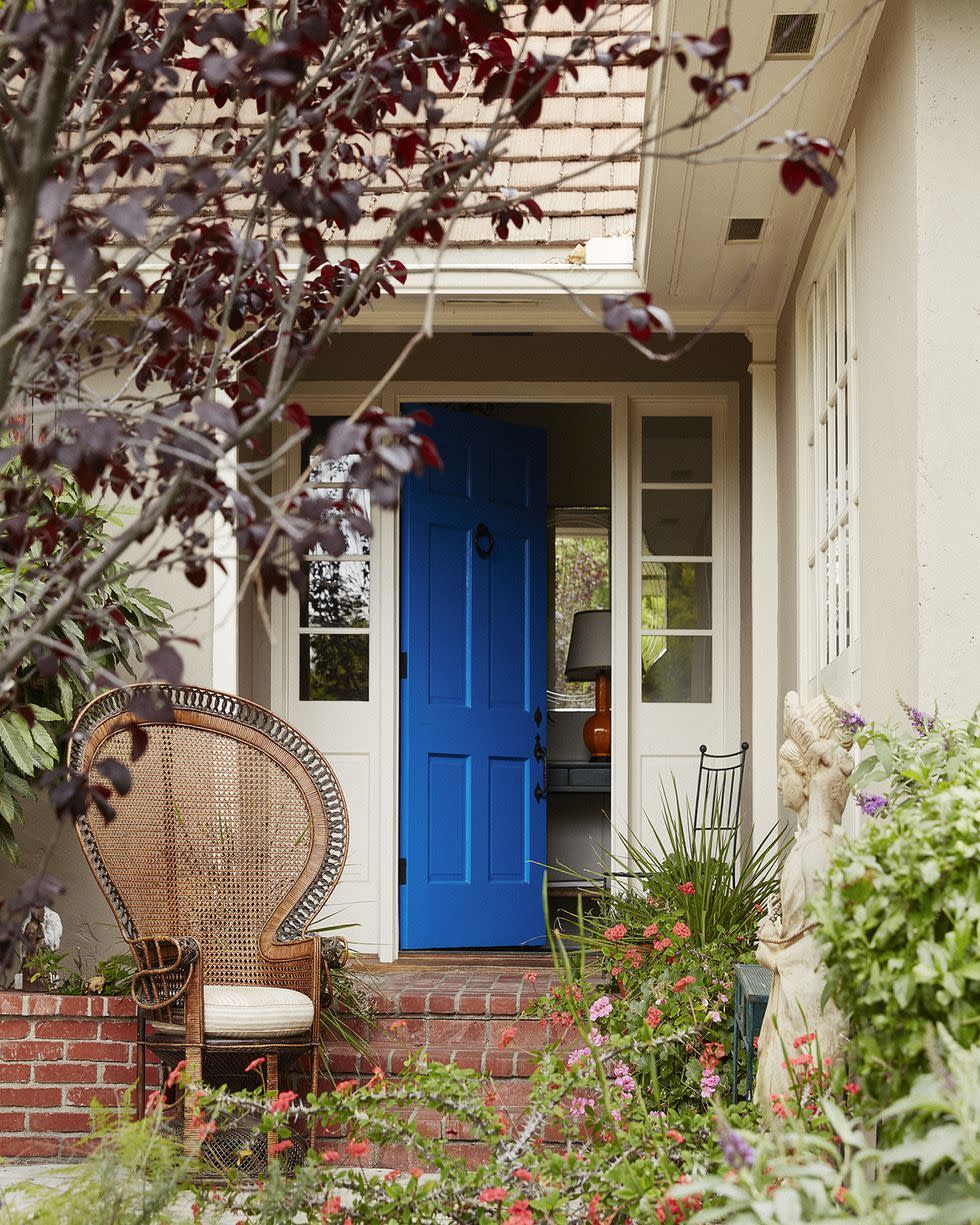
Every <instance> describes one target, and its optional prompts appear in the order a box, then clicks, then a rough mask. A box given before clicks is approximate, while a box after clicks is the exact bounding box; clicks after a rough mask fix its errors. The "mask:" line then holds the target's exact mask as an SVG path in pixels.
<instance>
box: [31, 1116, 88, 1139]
mask: <svg viewBox="0 0 980 1225" xmlns="http://www.w3.org/2000/svg"><path fill="white" fill-rule="evenodd" d="M88 1130H89V1119H88V1113H87V1112H86V1113H84V1114H82V1113H77V1114H69V1113H67V1112H66V1113H64V1114H37V1113H35V1112H34V1111H33V1110H32V1111H31V1131H57V1132H75V1133H76V1134H78V1135H84V1134H85V1133H86V1132H87V1131H88Z"/></svg>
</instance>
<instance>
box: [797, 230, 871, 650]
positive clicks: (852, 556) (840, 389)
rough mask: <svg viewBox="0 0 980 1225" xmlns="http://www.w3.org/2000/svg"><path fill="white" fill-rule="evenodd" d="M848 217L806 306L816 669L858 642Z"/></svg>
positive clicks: (854, 379)
mask: <svg viewBox="0 0 980 1225" xmlns="http://www.w3.org/2000/svg"><path fill="white" fill-rule="evenodd" d="M853 320H854V216H853V214H851V216H850V217H849V218H848V219H847V220H846V221H845V223H844V224H843V226H842V227H841V231H840V235H839V238H838V240H837V242H836V244H835V246H834V248H833V250H832V253H831V255H830V256H829V257H828V260H827V262H826V264H825V265H824V269H823V271H822V274H821V276H820V277H819V279H818V280H817V281H816V283H815V284H814V286H813V290H812V293H811V295H810V299H809V302H808V305H807V315H806V320H805V332H804V335H805V337H806V340H807V345H808V349H809V354H808V356H809V367H810V397H809V398H810V404H809V406H808V407H809V422H808V426H809V428H808V435H807V443H808V447H809V451H810V455H811V490H812V493H813V495H814V496H813V497H812V499H811V507H812V518H811V524H812V528H811V535H810V540H809V541H808V546H809V551H808V555H807V565H808V568H809V574H810V588H811V590H810V596H811V600H812V607H814V608H815V609H816V613H817V615H816V618H815V623H816V624H815V635H814V637H815V641H814V643H813V649H814V650H815V652H816V665H817V672H818V673H819V672H820V671H821V670H822V669H824V668H826V667H828V666H829V665H830V664H832V663H833V662H834V661H835V660H836V659H838V658H839V657H840V656H842V655H843V654H844V653H845V652H846V651H847V650H848V648H849V647H850V646H851V645H852V644H854V643H855V642H856V641H857V639H858V617H857V594H858V593H857V507H858V491H857V481H856V479H855V474H856V465H855V463H854V440H855V436H856V409H857V346H856V343H855V339H854V326H853Z"/></svg>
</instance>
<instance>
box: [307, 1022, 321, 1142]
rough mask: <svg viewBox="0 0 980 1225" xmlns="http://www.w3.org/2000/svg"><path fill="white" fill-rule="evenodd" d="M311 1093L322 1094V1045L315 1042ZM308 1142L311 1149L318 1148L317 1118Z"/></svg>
mask: <svg viewBox="0 0 980 1225" xmlns="http://www.w3.org/2000/svg"><path fill="white" fill-rule="evenodd" d="M310 1092H311V1093H312V1094H313V1096H314V1097H316V1096H317V1095H318V1094H319V1092H320V1043H319V1042H317V1041H314V1043H313V1047H312V1049H311V1051H310ZM307 1141H308V1143H309V1146H310V1149H311V1150H313V1149H315V1148H316V1117H315V1116H311V1118H310V1121H309V1126H308V1134H307Z"/></svg>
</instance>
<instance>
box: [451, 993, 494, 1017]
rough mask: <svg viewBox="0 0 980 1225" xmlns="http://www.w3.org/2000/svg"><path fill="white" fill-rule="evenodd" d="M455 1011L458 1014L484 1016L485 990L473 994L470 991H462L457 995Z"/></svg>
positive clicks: (485, 1004) (485, 1005) (485, 1007)
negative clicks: (457, 1001)
mask: <svg viewBox="0 0 980 1225" xmlns="http://www.w3.org/2000/svg"><path fill="white" fill-rule="evenodd" d="M457 1012H458V1013H459V1015H460V1016H463V1017H465V1016H473V1017H482V1016H486V1012H487V993H486V992H485V991H483V992H480V994H478V995H477V994H474V993H473V992H472V991H464V992H463V993H462V994H461V995H460V997H459V1006H458V1008H457Z"/></svg>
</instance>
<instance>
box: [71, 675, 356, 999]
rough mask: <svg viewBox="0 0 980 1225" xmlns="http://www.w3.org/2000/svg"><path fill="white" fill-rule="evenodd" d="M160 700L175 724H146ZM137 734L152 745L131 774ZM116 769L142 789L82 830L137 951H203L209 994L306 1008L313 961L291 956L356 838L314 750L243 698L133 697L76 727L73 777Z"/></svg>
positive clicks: (104, 699) (135, 690) (151, 689)
mask: <svg viewBox="0 0 980 1225" xmlns="http://www.w3.org/2000/svg"><path fill="white" fill-rule="evenodd" d="M159 696H165V697H166V698H167V699H169V702H170V703H171V704H172V707H173V717H172V718H168V717H165V716H164V715H162V714H161V715H159V716H157V717H154V716H153V715H152V714H150V715H146V714H144V713H143V711H144V708H145V707H146V705H147V703H148V702H150V701H152V700H153V699H154V697H159ZM134 699H137V709H138V710H139V712H140V713H138V714H134V713H133V711H132V709H130V707H131V704H132V702H133V700H134ZM134 723H135V724H138V725H139V726H140V727H141V728H142V729H143V731H144V732H145V733H146V736H147V740H146V747H145V751H144V752H143V753H142V755H141V756H139V757H138V759H137V760H135V761H132V762H131V761H130V755H131V744H132V730H133V725H134ZM112 758H115V759H117V760H119V761H122V762H124V763H127V764H128V765H129V768H130V770H131V772H132V787H131V789H130V790H129V791H128V793H127V794H126V795H124V796H118V795H117V796H114V797H113V800H112V803H113V807H114V808H115V811H116V815H115V817H114V818H113V819H111V820H105V819H104V818H103V817H102V816H101V815H100V814H99V813H98V812H97V811H96V810H95V808H94V806H91V805H90V807H89V810H88V811H87V812H85V813H84V814H82V815H81V816H80V817H78V818H77V820H76V829H77V832H78V836H79V839H80V841H81V843H82V847H83V849H84V851H85V854H86V856H87V857H88V860H89V864H90V866H91V867H92V870H93V872H94V873H95V876H96V878H97V879H98V881H99V883H100V884H101V886H102V889H103V891H104V892H105V894H106V897H107V898H108V900H109V902H110V904H111V906H112V908H113V910H114V911H115V914H116V918H117V920H118V922H119V925H120V927H121V928H122V930H123V933H124V934H125V935H126V936H127V938H129V939H131V940H152V939H171V940H172V939H174V938H190V939H192V940H194V941H196V942H197V944H198V946H199V949H200V968H201V974H202V976H203V980H204V982H206V983H207V982H213V983H223V984H229V985H237V986H246V985H247V986H279V987H290V988H293V989H294V990H297V991H302V992H305V993H307V994H309V992H310V991H311V986H312V984H311V969H310V961H309V958H308V957H307V958H299V957H296V956H294V955H292V954H291V953H290V951H289V950H288V945H289V944H290V943H294V944H295V942H297V941H302V939H303V937H304V935H305V933H306V929H307V926H308V924H309V922H310V920H311V919H312V918H313V917H314V915H315V914H316V913H317V912H318V911H319V910H320V908H321V907H322V905H323V903H324V902H325V901H326V900H327V898H328V897H329V895H330V893H331V892H332V890H333V888H334V886H335V885H336V883H337V880H338V879H339V877H340V873H341V870H342V868H343V865H344V860H345V857H346V853H347V838H348V820H347V809H346V805H345V803H344V798H343V795H342V793H341V790H340V787H339V785H338V783H337V779H336V777H335V775H334V773H333V771H332V770H331V768H330V766H329V765H328V764H327V763H326V762H325V761H324V760H323V758H322V757H321V756H320V755H319V753H318V752H317V751H316V749H314V748H313V746H312V745H311V744H309V742H308V741H306V740H305V739H304V738H303V737H302V736H300V734H299V733H298V732H296V731H295V730H294V729H293V728H292V727H290V726H289V725H288V724H286V723H284V722H283V721H282V720H281V719H279V718H278V717H277V716H276V715H274V714H272V713H271V712H270V711H268V710H265V709H263V708H262V707H260V706H256V705H255V704H253V703H251V702H247V701H245V700H244V699H242V698H237V697H232V696H230V695H227V694H220V693H216V692H214V691H212V690H207V689H199V688H191V687H176V686H174V687H169V686H159V687H157V686H132V687H130V688H128V689H119V690H113V691H111V692H109V693H106V694H103V695H102V696H101V697H99V698H96V700H95V701H94V702H92V703H91V704H90V705H89V706H88V707H86V709H85V710H84V711H83V712H82V713H81V715H80V716H79V717H78V720H77V721H76V724H75V728H74V732H73V738H72V744H71V749H70V757H69V764H70V766H71V767H72V768H73V769H75V770H77V771H88V772H90V774H91V777H92V780H93V781H95V782H97V781H98V778H99V768H100V765H102V764H106V763H107V761H108V759H112ZM110 769H111V767H110Z"/></svg>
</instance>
